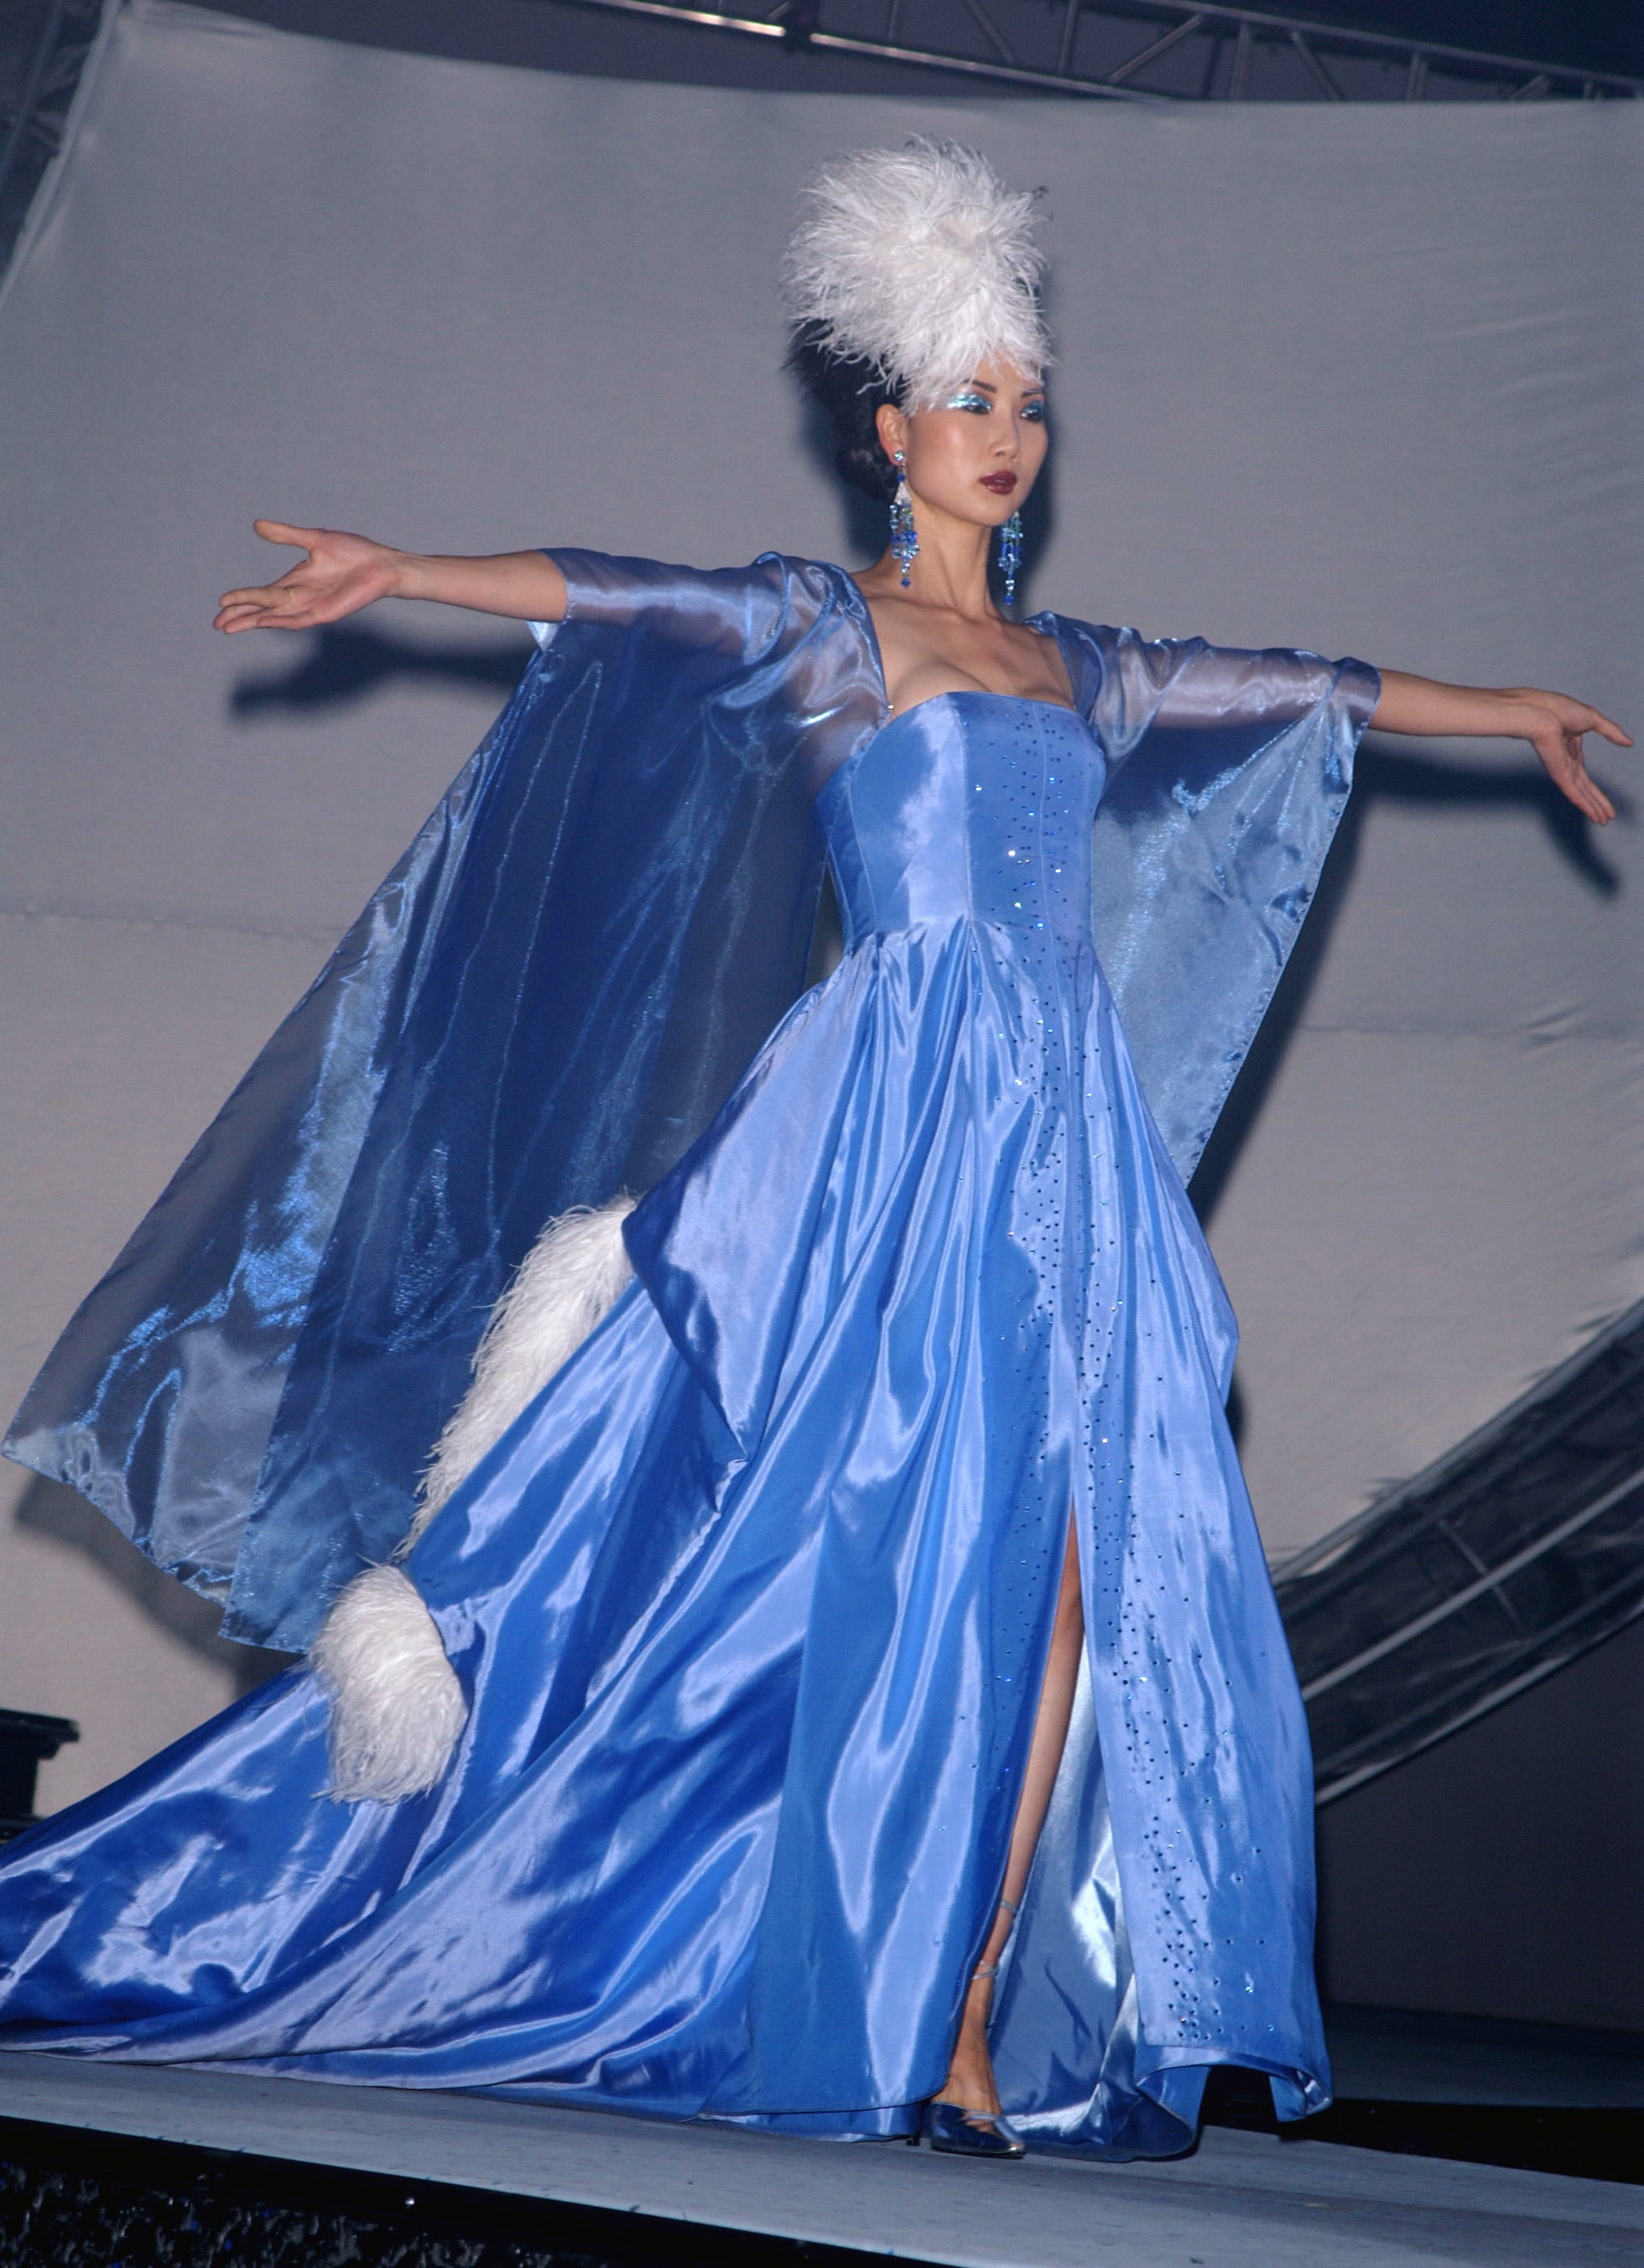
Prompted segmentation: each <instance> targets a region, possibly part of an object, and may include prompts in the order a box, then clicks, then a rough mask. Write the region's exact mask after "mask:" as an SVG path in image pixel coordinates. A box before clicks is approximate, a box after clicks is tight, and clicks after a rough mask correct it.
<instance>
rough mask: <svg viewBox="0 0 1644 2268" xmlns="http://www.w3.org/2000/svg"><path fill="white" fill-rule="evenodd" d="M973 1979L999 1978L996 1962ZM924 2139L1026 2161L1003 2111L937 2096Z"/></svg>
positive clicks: (965, 2154) (981, 1966)
mask: <svg viewBox="0 0 1644 2268" xmlns="http://www.w3.org/2000/svg"><path fill="white" fill-rule="evenodd" d="M999 1904H1000V1905H1001V1906H1003V1907H1004V1908H1005V1909H1006V1911H1007V1912H1009V1913H1013V1914H1014V1912H1015V1911H1016V1906H1015V1902H1014V1899H1011V1898H1001V1899H1000V1900H999ZM970 1973H971V1975H972V1977H997V1976H998V1975H999V1963H998V1962H997V1961H981V1962H977V1966H976V1967H975V1968H974V1969H973V1970H971V1972H970ZM923 2132H924V2136H925V2140H926V2141H927V2142H928V2143H929V2144H930V2146H931V2147H932V2149H933V2150H945V2151H947V2152H948V2153H949V2154H951V2155H952V2156H954V2157H956V2158H1025V2157H1026V2156H1027V2154H1028V2146H1027V2144H1026V2143H1025V2142H1024V2141H1023V2140H1022V2139H1021V2135H1020V2134H1018V2133H1017V2132H1016V2130H1015V2128H1014V2126H1013V2125H1012V2124H1011V2123H1010V2121H1009V2119H1008V2118H1006V2116H1005V2114H1004V2112H1003V2111H1002V2110H966V2109H965V2107H964V2105H963V2104H962V2103H959V2102H942V2101H941V2099H940V2096H938V2097H936V2098H934V2099H933V2101H931V2102H927V2103H926V2104H925V2124H924V2128H923Z"/></svg>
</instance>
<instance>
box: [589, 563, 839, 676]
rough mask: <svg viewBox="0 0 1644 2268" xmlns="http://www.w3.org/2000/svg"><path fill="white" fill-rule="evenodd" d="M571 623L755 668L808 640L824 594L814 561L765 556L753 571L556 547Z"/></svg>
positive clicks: (754, 565) (753, 567) (746, 568)
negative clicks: (796, 640) (638, 634)
mask: <svg viewBox="0 0 1644 2268" xmlns="http://www.w3.org/2000/svg"><path fill="white" fill-rule="evenodd" d="M548 556H549V558H550V559H551V560H552V561H553V562H554V563H555V565H556V566H557V568H558V569H559V571H560V572H561V574H563V575H564V578H565V587H566V592H567V594H568V599H569V604H568V606H567V609H566V614H565V619H566V621H567V622H598V623H600V624H601V625H602V626H604V627H605V628H607V629H611V630H643V631H645V632H646V633H647V634H648V635H649V636H651V637H658V638H663V639H666V640H667V642H668V643H669V644H674V645H682V646H696V647H697V648H699V649H701V650H703V651H704V652H710V653H715V654H719V655H720V656H723V657H725V658H726V659H733V660H736V661H741V662H756V661H758V660H760V659H763V657H764V656H766V655H767V654H770V652H773V651H774V650H776V649H778V648H782V647H785V646H787V645H788V644H791V643H792V641H793V637H795V635H796V634H800V635H802V633H803V631H804V630H806V629H807V628H808V627H809V625H810V622H811V619H812V618H813V617H814V616H815V614H816V613H817V611H818V610H819V608H820V606H821V604H822V600H823V598H824V595H825V594H824V593H823V591H822V588H821V586H820V585H819V584H818V582H817V578H816V576H815V571H814V570H812V569H810V567H809V563H808V562H803V561H796V560H789V559H785V558H783V557H782V556H780V555H779V554H778V553H777V552H770V551H768V552H764V553H763V554H762V555H761V556H760V557H759V558H757V559H756V560H755V561H754V562H753V563H752V564H751V565H750V566H747V567H711V568H699V567H669V566H665V565H663V564H662V563H661V562H660V561H659V560H655V559H618V558H613V557H612V556H609V555H608V554H607V553H605V552H602V551H577V550H560V549H553V550H550V551H549V554H548Z"/></svg>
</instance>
